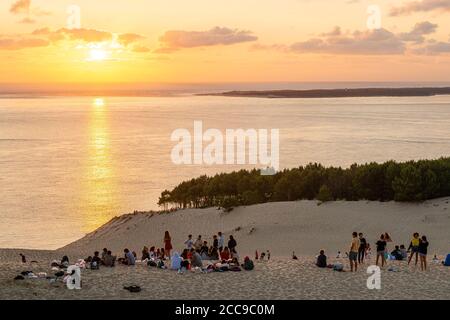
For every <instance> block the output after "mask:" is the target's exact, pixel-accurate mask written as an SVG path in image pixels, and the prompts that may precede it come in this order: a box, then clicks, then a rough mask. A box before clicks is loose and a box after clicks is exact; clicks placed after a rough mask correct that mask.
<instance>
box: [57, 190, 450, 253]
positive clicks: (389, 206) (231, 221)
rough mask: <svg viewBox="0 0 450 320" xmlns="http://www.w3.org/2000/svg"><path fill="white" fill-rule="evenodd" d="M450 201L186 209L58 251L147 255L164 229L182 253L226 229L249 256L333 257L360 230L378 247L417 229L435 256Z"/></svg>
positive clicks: (403, 240)
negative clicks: (381, 240)
mask: <svg viewBox="0 0 450 320" xmlns="http://www.w3.org/2000/svg"><path fill="white" fill-rule="evenodd" d="M449 207H450V198H440V199H434V200H430V201H425V202H421V203H399V202H377V201H334V202H326V203H322V204H320V203H318V202H317V201H312V200H311V201H310V200H302V201H291V202H270V203H264V204H257V205H252V206H243V207H237V208H234V210H232V211H231V212H228V213H224V212H223V211H222V210H219V209H218V208H205V209H184V210H178V211H175V212H171V213H161V214H160V213H132V214H125V215H122V216H119V217H115V218H113V219H112V220H110V221H109V222H107V223H106V224H104V225H103V226H101V227H100V228H98V229H97V230H95V231H93V232H91V233H89V234H87V235H86V236H85V237H83V238H81V239H79V240H77V241H75V242H73V243H70V244H68V245H66V246H64V247H62V248H60V249H58V250H57V252H60V253H64V254H66V253H67V254H71V253H77V254H84V255H86V256H87V255H92V253H93V252H94V251H95V250H101V249H102V248H103V247H107V248H108V249H111V250H112V251H113V252H115V253H116V254H120V255H121V253H122V250H123V249H124V248H129V249H130V250H133V251H136V252H137V253H138V255H140V252H141V249H142V247H143V246H144V245H145V246H156V247H163V235H164V231H165V230H168V231H170V233H171V236H172V244H173V247H174V249H175V250H177V251H181V250H182V249H183V247H184V245H183V242H184V241H185V240H186V238H187V235H188V234H192V235H193V237H194V238H196V237H197V235H199V234H201V235H202V238H203V239H204V240H207V241H208V242H209V243H211V241H212V235H213V234H216V233H217V232H218V231H222V232H223V233H224V234H225V236H226V237H228V235H230V234H233V235H234V236H235V238H236V239H237V241H238V251H239V253H240V254H241V256H242V255H252V256H253V254H254V252H255V250H258V251H262V250H264V251H265V250H270V251H271V253H272V255H273V256H281V257H283V256H284V257H286V256H290V255H291V254H292V252H293V251H295V253H296V254H298V255H314V254H317V252H318V251H319V250H320V249H322V248H323V249H325V251H326V252H327V253H328V254H329V255H334V254H335V253H336V252H337V251H338V250H340V251H342V252H345V251H348V246H349V243H350V240H351V233H352V232H353V231H358V232H363V233H364V235H365V237H366V238H367V240H368V242H369V243H370V244H371V246H372V248H373V247H374V243H375V242H376V241H377V239H378V237H379V235H380V234H381V233H382V232H388V233H389V234H390V235H391V236H392V239H393V243H392V244H390V246H389V249H391V247H393V245H395V244H404V245H406V246H407V245H408V244H409V241H410V238H411V235H412V233H413V232H416V231H417V232H419V233H420V234H421V235H422V234H424V235H427V237H428V239H429V242H430V248H429V254H430V255H432V254H435V253H437V254H440V255H444V254H447V253H448V252H449V251H450V236H449V232H448V230H450V209H449Z"/></svg>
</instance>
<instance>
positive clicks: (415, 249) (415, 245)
mask: <svg viewBox="0 0 450 320" xmlns="http://www.w3.org/2000/svg"><path fill="white" fill-rule="evenodd" d="M419 244H420V238H419V233H418V232H414V234H413V238H412V239H411V242H410V243H409V247H408V251H409V250H411V255H410V256H409V259H408V264H409V263H410V262H411V259H412V257H413V255H416V266H417V256H418V255H419Z"/></svg>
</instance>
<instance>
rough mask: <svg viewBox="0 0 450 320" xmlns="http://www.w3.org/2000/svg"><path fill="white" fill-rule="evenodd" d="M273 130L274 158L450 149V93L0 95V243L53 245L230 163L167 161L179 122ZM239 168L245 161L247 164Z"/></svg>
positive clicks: (327, 159) (444, 152)
mask: <svg viewBox="0 0 450 320" xmlns="http://www.w3.org/2000/svg"><path fill="white" fill-rule="evenodd" d="M194 120H202V121H203V125H204V128H217V129H220V130H223V132H224V131H225V129H226V128H230V129H237V128H244V129H245V128H255V129H258V128H267V129H271V128H278V129H280V165H281V167H294V166H298V165H300V164H306V163H308V162H321V163H322V164H325V165H336V166H349V165H351V164H352V163H355V162H358V163H361V162H368V161H378V162H379V161H385V160H390V159H395V160H399V161H401V160H409V159H423V158H437V157H440V156H449V155H450V96H439V97H414V98H341V99H254V98H223V97H192V96H185V97H157V98H144V97H139V98H119V97H114V98H108V97H103V103H101V101H100V100H95V99H94V98H89V97H81V98H68V97H53V98H38V99H24V98H18V99H13V98H4V99H0V247H22V248H46V249H47V248H58V247H61V246H63V245H65V244H67V243H69V242H71V241H73V240H76V239H77V238H80V237H81V236H83V235H84V234H86V233H87V232H90V231H92V230H93V229H95V228H96V227H98V226H100V225H101V224H103V223H105V222H106V221H108V220H109V219H111V218H112V217H114V216H116V215H119V214H122V213H127V212H131V211H133V210H148V209H157V206H156V202H157V199H158V196H159V195H160V193H161V191H163V190H164V189H166V188H172V187H173V186H175V185H176V184H177V183H179V182H181V181H182V180H185V179H188V178H191V177H195V176H198V175H200V174H205V173H207V174H214V173H216V172H221V171H231V170H235V169H239V168H240V167H239V166H200V165H195V166H194V165H192V166H176V165H174V164H172V162H171V158H170V152H171V149H172V147H173V146H174V142H171V141H170V135H171V133H172V131H173V130H175V129H177V128H187V129H189V130H192V127H193V121H194ZM247 168H248V166H247Z"/></svg>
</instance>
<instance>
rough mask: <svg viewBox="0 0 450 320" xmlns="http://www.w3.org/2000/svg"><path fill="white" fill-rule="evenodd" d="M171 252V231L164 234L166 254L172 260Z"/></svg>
mask: <svg viewBox="0 0 450 320" xmlns="http://www.w3.org/2000/svg"><path fill="white" fill-rule="evenodd" d="M170 250H172V238H171V237H170V234H169V231H166V232H165V233H164V253H165V254H166V255H167V256H168V257H169V258H170Z"/></svg>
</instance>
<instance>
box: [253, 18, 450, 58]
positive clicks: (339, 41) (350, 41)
mask: <svg viewBox="0 0 450 320" xmlns="http://www.w3.org/2000/svg"><path fill="white" fill-rule="evenodd" d="M437 28H438V25H437V24H433V23H431V22H429V21H424V22H420V23H416V24H415V25H414V27H413V28H412V29H411V30H410V31H409V32H402V33H393V32H391V31H389V30H386V29H378V30H367V31H355V32H346V33H343V32H342V31H341V28H340V27H335V28H334V29H333V30H332V31H330V32H325V33H321V34H320V35H319V36H317V37H315V38H311V39H307V40H304V41H299V42H296V43H293V44H291V45H285V44H272V45H264V44H259V43H256V44H254V45H253V46H252V47H251V48H250V49H251V50H276V51H281V52H284V53H289V52H291V53H297V54H308V53H313V54H333V55H341V54H342V55H367V56H370V55H402V54H405V53H409V54H429V55H431V54H433V55H437V54H445V53H448V52H449V51H448V47H449V44H448V43H447V42H442V41H441V42H439V41H436V40H433V39H428V40H427V37H426V36H428V35H431V34H433V33H435V32H436V30H437ZM449 41H450V40H449Z"/></svg>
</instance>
